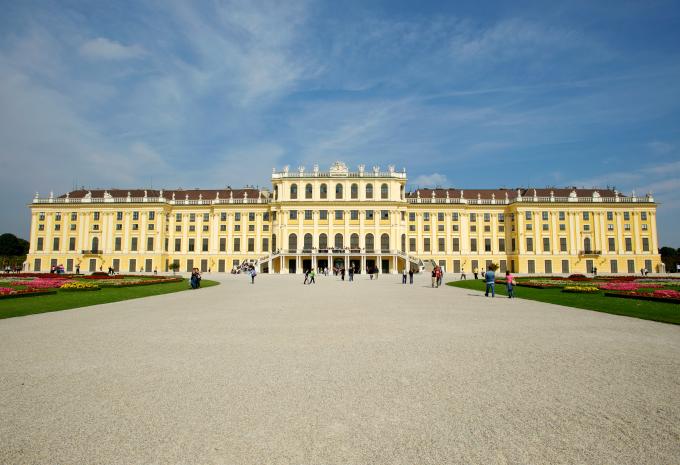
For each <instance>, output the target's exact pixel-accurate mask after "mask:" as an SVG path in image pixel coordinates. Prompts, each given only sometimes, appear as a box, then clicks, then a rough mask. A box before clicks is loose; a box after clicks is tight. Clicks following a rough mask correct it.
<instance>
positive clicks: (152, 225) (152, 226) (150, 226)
mask: <svg viewBox="0 0 680 465" xmlns="http://www.w3.org/2000/svg"><path fill="white" fill-rule="evenodd" d="M148 226H149V231H153V230H154V224H153V223H149V225H148Z"/></svg>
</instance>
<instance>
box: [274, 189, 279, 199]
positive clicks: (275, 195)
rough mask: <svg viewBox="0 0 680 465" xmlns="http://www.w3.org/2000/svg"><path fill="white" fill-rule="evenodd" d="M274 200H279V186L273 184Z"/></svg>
mask: <svg viewBox="0 0 680 465" xmlns="http://www.w3.org/2000/svg"><path fill="white" fill-rule="evenodd" d="M274 200H279V186H274Z"/></svg>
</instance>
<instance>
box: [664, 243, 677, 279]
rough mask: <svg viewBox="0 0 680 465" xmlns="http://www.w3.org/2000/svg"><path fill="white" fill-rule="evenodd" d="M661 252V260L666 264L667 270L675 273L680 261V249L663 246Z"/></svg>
mask: <svg viewBox="0 0 680 465" xmlns="http://www.w3.org/2000/svg"><path fill="white" fill-rule="evenodd" d="M659 254H660V255H661V261H662V262H663V264H664V265H665V266H666V272H670V273H675V271H676V267H677V264H678V263H680V249H674V248H672V247H661V248H660V249H659Z"/></svg>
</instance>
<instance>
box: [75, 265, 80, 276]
mask: <svg viewBox="0 0 680 465" xmlns="http://www.w3.org/2000/svg"><path fill="white" fill-rule="evenodd" d="M76 274H80V265H76Z"/></svg>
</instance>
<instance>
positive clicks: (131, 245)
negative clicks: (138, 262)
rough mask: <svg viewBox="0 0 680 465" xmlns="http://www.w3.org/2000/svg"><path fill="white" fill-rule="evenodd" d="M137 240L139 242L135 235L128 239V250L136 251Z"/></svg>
mask: <svg viewBox="0 0 680 465" xmlns="http://www.w3.org/2000/svg"><path fill="white" fill-rule="evenodd" d="M137 242H139V239H138V238H137V237H133V238H132V240H131V241H130V250H131V251H132V252H136V251H137Z"/></svg>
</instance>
